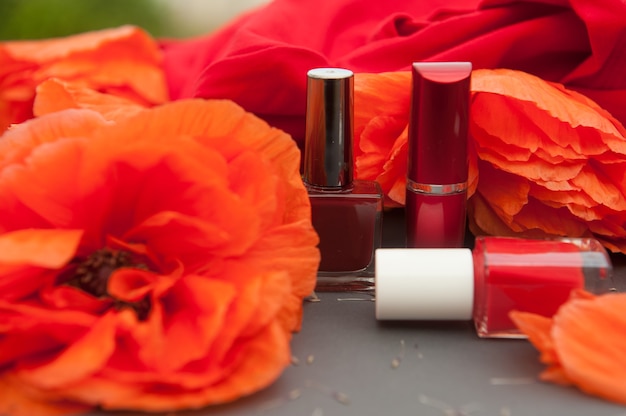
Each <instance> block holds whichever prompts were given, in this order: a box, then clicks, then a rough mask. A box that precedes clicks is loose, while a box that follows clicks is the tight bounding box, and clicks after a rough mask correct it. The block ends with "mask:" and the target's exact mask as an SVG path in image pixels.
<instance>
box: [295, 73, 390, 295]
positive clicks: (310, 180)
mask: <svg viewBox="0 0 626 416" xmlns="http://www.w3.org/2000/svg"><path fill="white" fill-rule="evenodd" d="M307 78H308V83H307V109H306V135H305V150H304V172H303V177H302V178H303V181H304V184H305V186H306V187H307V190H308V193H309V199H310V201H311V217H312V222H313V226H314V227H315V230H316V231H317V233H318V234H319V238H320V243H319V249H320V252H321V262H320V266H319V271H318V280H317V286H316V290H336V291H342V290H365V289H371V288H372V285H373V282H374V277H373V276H374V268H373V262H374V251H375V249H376V248H378V247H380V243H381V231H382V230H381V221H382V206H383V199H382V191H381V189H380V186H379V185H378V183H376V182H374V181H359V180H354V179H353V156H352V139H353V117H354V116H353V107H352V106H353V90H354V81H353V80H354V76H353V73H352V71H350V70H347V69H341V68H317V69H312V70H310V71H309V72H308V74H307Z"/></svg>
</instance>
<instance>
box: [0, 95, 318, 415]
mask: <svg viewBox="0 0 626 416" xmlns="http://www.w3.org/2000/svg"><path fill="white" fill-rule="evenodd" d="M317 241H318V240H317V235H316V234H315V232H314V229H313V228H312V225H311V222H310V206H309V201H308V196H307V193H306V190H305V188H304V186H303V185H302V182H301V179H300V174H299V151H298V149H297V147H296V145H295V143H294V142H293V140H292V139H291V138H290V136H288V135H287V134H285V133H283V132H281V131H279V130H277V129H273V128H270V127H269V126H268V125H267V124H265V123H264V122H263V121H261V120H259V119H258V118H256V117H255V116H253V115H251V114H249V113H246V112H244V111H243V110H242V109H241V108H240V107H238V106H237V105H235V104H233V103H232V102H229V101H210V102H205V101H200V100H195V101H180V102H177V103H171V104H166V105H163V106H162V107H156V108H153V109H146V110H143V111H139V112H137V113H136V114H134V115H132V116H129V117H126V118H123V119H119V120H117V121H116V122H111V121H106V120H105V119H104V118H103V117H102V116H101V115H100V114H98V113H96V112H94V111H91V110H84V109H70V110H65V111H57V112H54V113H51V114H48V115H44V116H41V117H38V118H35V119H33V120H30V121H28V122H26V123H24V124H22V125H19V126H16V127H14V128H13V129H11V130H9V131H8V132H6V133H5V135H4V136H3V137H2V140H0V413H3V414H11V415H14V414H15V415H29V416H30V415H36V414H58V413H64V412H73V411H77V410H81V409H85V408H89V407H93V406H101V407H103V408H105V409H136V410H145V411H165V410H173V409H181V408H197V407H201V406H205V405H207V404H212V403H221V402H225V401H229V400H233V399H235V398H237V397H239V396H241V395H246V394H249V393H252V392H254V391H256V390H258V389H260V388H262V387H264V386H267V385H268V384H269V383H271V382H272V381H273V380H274V379H276V377H278V375H279V374H280V373H281V371H282V369H283V368H284V367H285V366H287V365H288V363H289V361H290V352H289V340H290V335H291V332H292V331H294V330H297V329H299V326H300V322H301V313H302V299H303V298H304V297H305V296H306V295H308V294H309V293H310V292H311V291H312V290H313V287H314V285H315V278H316V277H315V276H316V270H317V266H318V262H319V253H318V250H317V248H316V245H317Z"/></svg>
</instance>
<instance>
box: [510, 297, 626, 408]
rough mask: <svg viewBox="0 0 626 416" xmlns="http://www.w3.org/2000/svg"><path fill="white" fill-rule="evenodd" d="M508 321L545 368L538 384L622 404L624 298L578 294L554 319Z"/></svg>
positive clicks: (521, 316) (625, 395) (625, 390)
mask: <svg viewBox="0 0 626 416" xmlns="http://www.w3.org/2000/svg"><path fill="white" fill-rule="evenodd" d="M511 319H513V321H514V322H515V323H516V325H517V326H518V327H519V328H520V330H521V331H522V332H524V333H525V334H526V335H528V339H529V340H530V342H532V343H533V344H534V345H535V347H536V348H537V349H538V350H539V351H540V352H541V358H540V359H541V361H542V362H543V363H544V364H546V365H548V368H547V369H546V370H545V371H544V372H543V373H541V376H540V377H541V379H542V380H544V381H550V382H553V383H557V384H561V385H575V386H577V387H578V388H579V389H580V390H582V391H584V392H586V393H588V394H593V395H596V396H599V397H602V398H604V399H607V400H611V401H614V402H617V403H621V404H625V405H626V383H624V380H626V356H625V355H624V351H626V294H624V293H620V294H607V295H602V296H594V295H591V294H589V293H586V292H583V291H578V292H574V293H573V294H572V298H571V299H570V300H569V301H568V302H567V303H565V304H564V305H563V306H562V307H561V308H560V309H559V311H558V313H557V314H556V315H555V316H554V317H553V318H546V317H544V316H539V315H535V314H531V313H527V312H518V311H513V312H511ZM590 331H592V332H593V336H590Z"/></svg>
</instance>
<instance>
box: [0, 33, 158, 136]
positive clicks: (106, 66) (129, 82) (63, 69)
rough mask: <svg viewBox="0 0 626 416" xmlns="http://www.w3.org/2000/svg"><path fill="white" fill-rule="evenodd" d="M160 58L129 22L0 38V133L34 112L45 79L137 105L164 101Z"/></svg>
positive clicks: (150, 43) (144, 34)
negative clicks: (49, 35)
mask: <svg viewBox="0 0 626 416" xmlns="http://www.w3.org/2000/svg"><path fill="white" fill-rule="evenodd" d="M161 59H162V58H161V53H160V51H159V49H158V47H157V44H156V42H155V41H154V40H153V39H152V38H151V37H150V36H149V35H148V34H147V33H146V32H145V31H143V30H141V29H139V28H137V27H133V26H122V27H119V28H113V29H105V30H100V31H93V32H86V33H81V34H78V35H73V36H68V37H65V38H56V39H44V40H32V41H9V42H0V132H2V131H4V130H5V129H7V128H8V127H9V126H10V125H11V124H14V123H21V122H23V121H24V120H27V119H29V118H31V117H32V116H33V108H32V107H33V100H34V97H35V89H36V87H37V86H38V85H39V84H40V83H42V82H44V81H46V80H48V79H50V78H58V79H60V80H63V81H64V82H67V83H71V84H72V85H74V86H77V87H89V88H91V89H93V90H95V91H99V92H103V93H108V94H111V95H114V96H118V97H123V98H125V99H128V100H130V101H132V102H136V103H138V104H140V105H154V104H160V103H163V102H165V101H166V100H167V98H168V95H167V86H166V83H165V77H164V74H163V70H162V68H161ZM59 104H60V103H58V104H57V105H59Z"/></svg>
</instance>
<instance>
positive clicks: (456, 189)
mask: <svg viewBox="0 0 626 416" xmlns="http://www.w3.org/2000/svg"><path fill="white" fill-rule="evenodd" d="M406 189H408V190H409V191H411V192H415V193H417V194H428V195H453V194H460V193H463V192H466V191H467V182H459V183H449V184H445V185H433V184H429V183H417V182H414V181H412V180H410V179H407V180H406Z"/></svg>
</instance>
